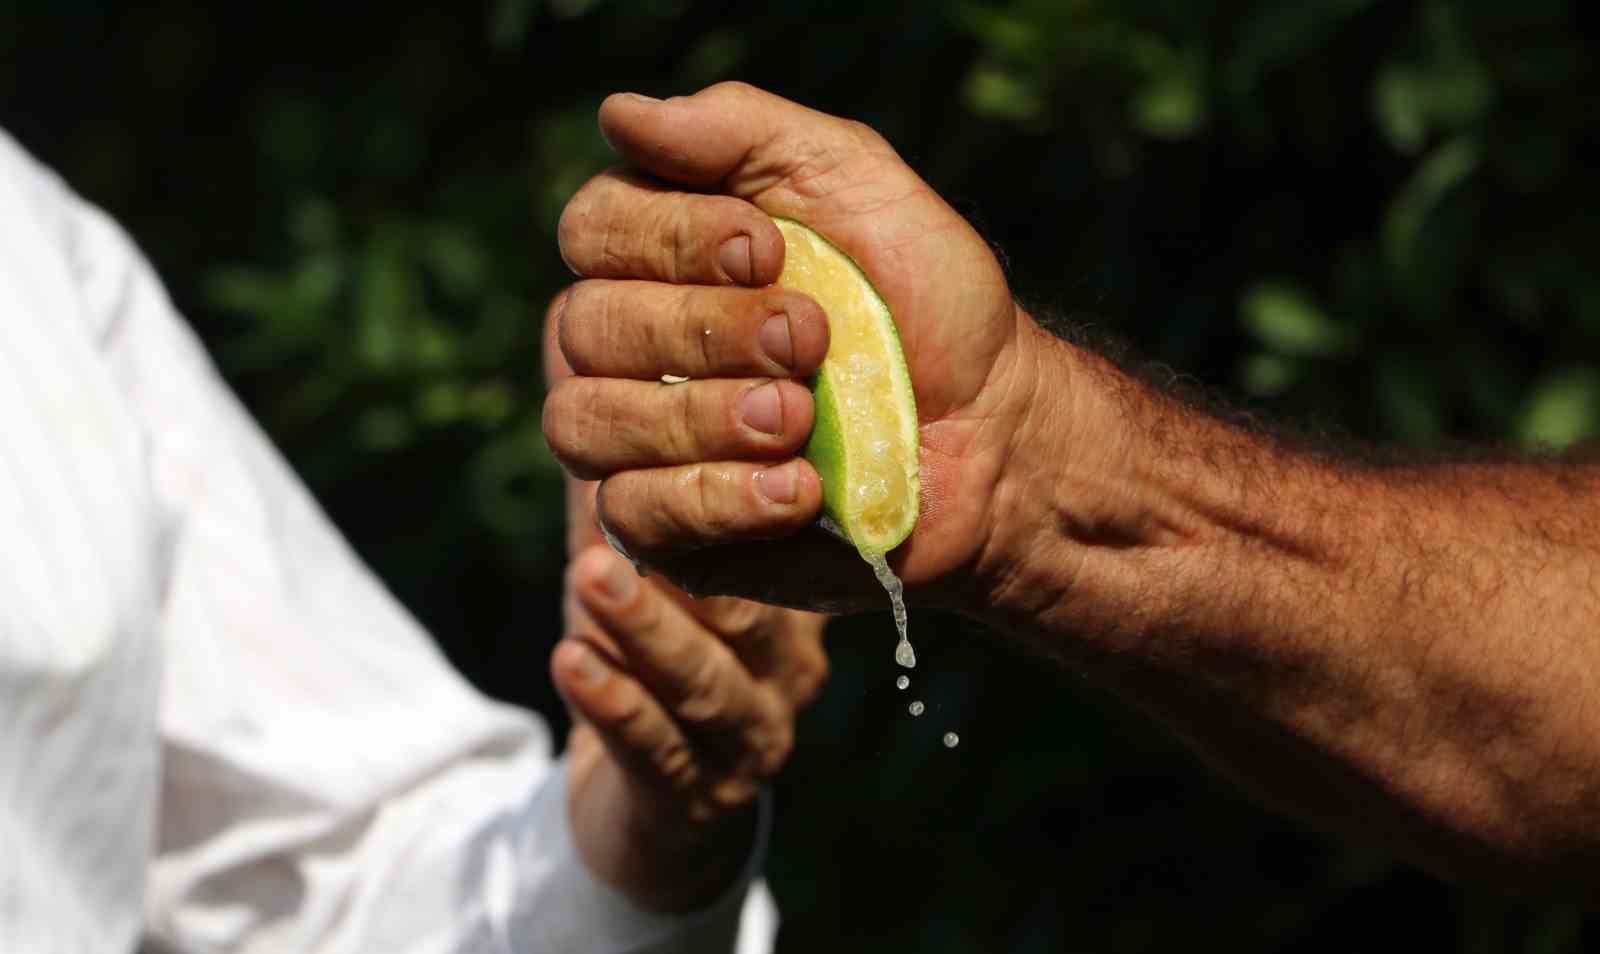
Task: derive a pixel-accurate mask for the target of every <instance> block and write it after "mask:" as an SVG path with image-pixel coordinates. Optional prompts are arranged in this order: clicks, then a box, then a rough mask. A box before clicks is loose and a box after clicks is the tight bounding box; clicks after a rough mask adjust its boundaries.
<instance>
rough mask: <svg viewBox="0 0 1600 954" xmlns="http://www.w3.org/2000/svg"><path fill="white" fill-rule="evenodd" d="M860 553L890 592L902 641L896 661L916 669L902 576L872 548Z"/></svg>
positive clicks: (896, 647) (896, 649) (896, 627)
mask: <svg viewBox="0 0 1600 954" xmlns="http://www.w3.org/2000/svg"><path fill="white" fill-rule="evenodd" d="M860 553H861V559H863V560H866V561H867V563H868V564H870V565H871V566H872V575H873V576H876V577H877V578H878V584H879V585H880V586H882V587H883V588H884V590H885V591H886V592H887V593H888V594H889V605H890V606H892V607H894V628H895V631H896V632H897V633H899V634H900V642H899V643H898V644H896V645H895V647H894V661H895V662H897V663H899V664H900V665H902V666H904V667H905V668H907V669H915V668H916V666H917V654H916V653H915V652H914V651H912V649H911V640H909V639H907V638H906V600H905V587H904V586H901V585H900V578H899V577H898V576H895V575H894V571H893V570H891V569H889V560H888V558H887V557H885V556H884V555H883V554H881V553H873V552H872V551H870V550H862V551H860Z"/></svg>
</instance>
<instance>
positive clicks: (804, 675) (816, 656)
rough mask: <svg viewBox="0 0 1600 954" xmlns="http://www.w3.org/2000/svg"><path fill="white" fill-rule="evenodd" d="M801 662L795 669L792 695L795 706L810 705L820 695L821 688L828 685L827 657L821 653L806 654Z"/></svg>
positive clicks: (818, 651) (819, 651)
mask: <svg viewBox="0 0 1600 954" xmlns="http://www.w3.org/2000/svg"><path fill="white" fill-rule="evenodd" d="M801 659H802V660H803V661H802V662H801V663H800V664H799V665H797V666H796V667H795V679H794V694H795V700H794V701H795V704H796V705H798V706H805V705H810V704H811V703H812V702H815V701H816V698H817V697H818V696H820V695H821V694H822V687H823V686H825V685H827V684H828V657H827V656H826V655H825V654H824V653H823V652H822V651H821V650H817V651H815V652H810V653H806V654H805V655H804V656H802V657H801Z"/></svg>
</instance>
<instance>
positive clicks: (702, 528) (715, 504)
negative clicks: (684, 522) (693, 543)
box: [688, 467, 734, 538]
mask: <svg viewBox="0 0 1600 954" xmlns="http://www.w3.org/2000/svg"><path fill="white" fill-rule="evenodd" d="M693 473H694V477H693V486H692V487H691V488H690V489H691V496H690V501H691V502H690V504H689V508H690V509H689V513H688V523H689V524H690V527H689V529H691V530H692V531H694V532H696V533H698V534H703V535H706V536H709V537H712V538H721V537H723V536H725V535H727V534H728V533H729V532H730V531H731V530H732V529H733V524H734V520H733V518H732V516H731V515H730V514H729V513H728V509H727V507H725V506H724V505H723V500H722V490H723V484H724V481H722V480H713V479H711V477H709V476H708V475H707V472H706V469H705V468H703V467H696V468H695V469H694V472H693Z"/></svg>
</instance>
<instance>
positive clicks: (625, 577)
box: [600, 555, 639, 603]
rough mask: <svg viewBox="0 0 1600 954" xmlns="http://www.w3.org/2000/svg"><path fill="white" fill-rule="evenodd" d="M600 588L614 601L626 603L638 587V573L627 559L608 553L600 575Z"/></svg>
mask: <svg viewBox="0 0 1600 954" xmlns="http://www.w3.org/2000/svg"><path fill="white" fill-rule="evenodd" d="M600 588H601V589H603V590H605V591H606V595H607V596H609V597H611V598H612V599H613V600H615V601H616V602H618V603H626V602H628V601H629V600H631V599H633V594H634V593H635V592H636V591H637V590H638V589H639V574H638V573H637V572H635V571H634V569H633V567H631V566H629V565H628V563H627V561H625V560H623V559H621V558H620V557H617V556H615V555H610V556H608V557H607V558H606V572H605V574H604V575H602V576H601V577H600Z"/></svg>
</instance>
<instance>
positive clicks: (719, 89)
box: [704, 80, 760, 99]
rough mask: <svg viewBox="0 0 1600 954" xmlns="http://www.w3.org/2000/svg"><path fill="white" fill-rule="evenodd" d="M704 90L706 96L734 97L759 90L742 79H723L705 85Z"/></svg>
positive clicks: (751, 93)
mask: <svg viewBox="0 0 1600 954" xmlns="http://www.w3.org/2000/svg"><path fill="white" fill-rule="evenodd" d="M704 92H705V93H706V95H708V96H715V97H719V98H721V97H726V98H728V99H734V98H740V97H743V98H748V97H750V96H752V95H755V94H758V93H759V92H760V90H758V89H757V88H756V87H754V86H752V85H750V84H749V83H746V82H744V81H743V80H723V81H722V82H720V83H713V84H712V85H710V86H707V87H706V88H705V90H704Z"/></svg>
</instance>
